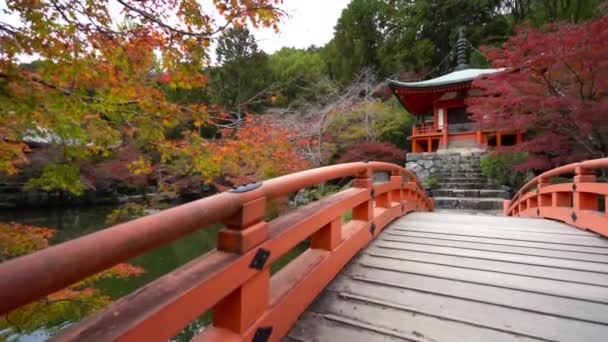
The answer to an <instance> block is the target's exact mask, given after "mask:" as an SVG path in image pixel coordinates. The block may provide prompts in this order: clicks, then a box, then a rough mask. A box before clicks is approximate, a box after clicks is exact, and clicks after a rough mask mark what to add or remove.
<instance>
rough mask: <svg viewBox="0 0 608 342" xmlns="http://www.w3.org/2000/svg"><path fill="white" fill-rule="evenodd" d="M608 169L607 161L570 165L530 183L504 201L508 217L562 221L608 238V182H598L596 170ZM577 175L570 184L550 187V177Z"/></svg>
mask: <svg viewBox="0 0 608 342" xmlns="http://www.w3.org/2000/svg"><path fill="white" fill-rule="evenodd" d="M605 168H608V158H603V159H594V160H588V161H584V162H581V163H574V164H568V165H565V166H561V167H558V168H556V169H553V170H549V171H547V172H545V173H543V174H541V175H539V176H537V177H535V178H534V179H532V180H530V181H529V182H528V183H526V185H524V186H523V187H522V188H521V190H519V191H518V192H517V193H516V194H515V196H513V199H511V200H505V202H504V214H505V215H507V216H523V217H542V218H550V219H555V220H560V221H563V222H565V223H568V224H570V225H573V226H576V227H578V228H582V229H588V230H592V231H594V232H596V233H598V234H601V235H603V236H608V216H607V215H606V214H607V212H608V206H607V204H606V202H607V201H606V195H608V183H599V182H597V178H596V170H597V169H605ZM568 174H574V177H573V179H572V181H571V182H568V183H559V184H551V182H550V181H551V178H553V177H556V176H561V175H568Z"/></svg>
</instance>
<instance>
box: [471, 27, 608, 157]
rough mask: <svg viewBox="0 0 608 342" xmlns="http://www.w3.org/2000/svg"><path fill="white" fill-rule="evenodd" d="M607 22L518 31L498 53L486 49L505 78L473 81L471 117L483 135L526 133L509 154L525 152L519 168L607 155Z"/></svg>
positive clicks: (486, 78)
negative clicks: (494, 130)
mask: <svg viewBox="0 0 608 342" xmlns="http://www.w3.org/2000/svg"><path fill="white" fill-rule="evenodd" d="M606 41H608V16H604V17H602V18H600V19H597V20H595V21H591V22H587V23H583V24H579V25H574V24H569V23H565V22H561V23H555V24H550V25H547V26H545V27H543V28H533V27H530V26H527V25H524V26H523V27H521V28H519V29H518V30H517V32H516V34H515V35H514V36H512V37H511V38H509V40H508V41H507V42H506V43H505V44H504V45H503V46H502V47H500V48H491V49H486V51H487V56H488V57H489V58H490V59H491V60H492V61H493V62H492V64H493V66H494V67H496V68H505V71H503V72H500V73H497V74H493V75H491V76H488V77H485V78H482V79H478V80H475V81H474V82H473V86H474V87H476V88H479V89H481V90H482V94H481V95H480V96H477V97H473V98H470V99H469V100H468V104H469V105H470V107H469V110H470V112H471V113H473V118H474V119H475V120H476V121H477V122H478V123H479V124H480V125H482V126H483V127H484V128H490V127H494V128H500V129H504V128H507V127H508V128H509V129H513V130H524V131H526V132H527V133H526V141H525V142H524V143H523V144H521V145H517V146H514V147H508V148H507V149H510V150H515V151H527V152H529V153H530V158H529V159H528V161H527V162H525V163H524V164H522V165H520V167H521V168H524V169H547V168H550V167H553V166H557V165H561V164H565V163H569V162H573V161H580V160H583V159H589V158H599V157H604V156H606V155H607V153H608V44H606Z"/></svg>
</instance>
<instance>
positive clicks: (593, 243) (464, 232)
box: [391, 226, 606, 247]
mask: <svg viewBox="0 0 608 342" xmlns="http://www.w3.org/2000/svg"><path fill="white" fill-rule="evenodd" d="M391 231H403V232H421V233H434V234H439V235H457V236H474V237H483V238H494V239H502V240H516V241H531V242H544V243H553V244H563V245H575V246H590V247H606V241H605V240H604V239H602V238H598V237H587V236H568V237H567V238H564V237H562V236H558V235H555V234H534V233H504V232H497V231H496V232H495V231H488V230H485V231H479V230H475V229H445V228H436V227H435V228H425V227H422V228H404V227H399V226H394V227H391Z"/></svg>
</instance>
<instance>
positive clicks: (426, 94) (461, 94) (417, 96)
mask: <svg viewBox="0 0 608 342" xmlns="http://www.w3.org/2000/svg"><path fill="white" fill-rule="evenodd" d="M468 61H469V42H468V41H467V40H466V38H465V37H464V30H463V29H461V30H460V31H459V35H458V41H457V43H456V64H457V65H456V67H455V69H454V71H453V72H451V73H449V74H446V75H443V76H440V77H437V78H433V79H429V80H425V81H420V82H400V81H395V80H389V86H390V88H391V90H392V92H393V94H395V96H396V97H397V98H398V99H399V102H400V103H401V104H402V105H403V107H404V108H405V109H406V110H407V111H408V112H409V113H411V114H412V115H414V116H415V117H416V119H417V120H416V121H417V123H416V125H414V126H413V127H412V135H411V136H410V137H408V140H410V141H411V142H412V152H414V153H417V152H442V151H453V150H477V151H482V150H486V149H487V148H488V146H507V145H515V144H519V143H521V141H522V133H521V132H515V131H510V130H509V129H508V128H507V127H505V128H504V129H483V127H479V126H478V125H477V123H476V122H474V121H473V120H471V118H470V116H469V113H468V112H467V106H466V105H465V100H466V98H467V97H468V96H474V95H475V92H476V91H478V90H475V89H472V88H471V84H472V83H473V81H474V80H475V79H476V78H479V77H482V76H483V75H488V74H492V73H495V72H499V71H501V70H500V69H476V68H472V67H471V66H470V64H469V63H468Z"/></svg>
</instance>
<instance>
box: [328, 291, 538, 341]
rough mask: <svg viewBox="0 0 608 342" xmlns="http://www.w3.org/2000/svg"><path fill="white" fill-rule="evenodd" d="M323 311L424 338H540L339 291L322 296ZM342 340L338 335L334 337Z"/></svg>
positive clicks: (518, 339) (508, 339) (442, 339)
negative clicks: (377, 302) (418, 311)
mask: <svg viewBox="0 0 608 342" xmlns="http://www.w3.org/2000/svg"><path fill="white" fill-rule="evenodd" d="M320 303H321V306H322V307H323V309H324V312H323V313H324V314H326V315H327V314H331V315H334V316H337V317H341V318H345V319H349V320H350V321H356V322H361V323H365V324H368V325H373V326H376V327H379V328H382V329H388V330H392V331H395V332H396V333H400V334H407V335H414V336H418V337H419V338H420V340H423V341H454V340H455V337H457V338H456V340H459V341H471V342H475V341H479V342H482V341H483V342H486V341H496V342H498V341H537V340H538V339H532V338H529V337H523V336H518V335H513V334H510V333H505V332H501V331H496V330H493V329H489V328H484V327H481V326H475V325H471V324H466V323H462V322H457V321H453V320H450V319H448V318H446V317H443V318H439V317H435V316H428V315H423V314H419V313H416V312H412V311H409V310H406V309H404V308H394V307H387V306H383V305H378V304H375V303H370V302H367V301H360V300H354V299H352V298H342V297H340V296H338V295H337V294H336V293H334V292H331V291H327V292H325V293H324V295H323V297H322V298H321V300H320ZM334 341H339V339H334Z"/></svg>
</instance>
